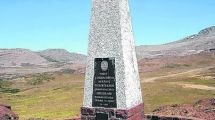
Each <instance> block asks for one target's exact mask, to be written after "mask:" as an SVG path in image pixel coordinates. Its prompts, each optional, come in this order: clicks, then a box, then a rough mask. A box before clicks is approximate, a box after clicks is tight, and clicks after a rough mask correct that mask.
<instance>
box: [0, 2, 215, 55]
mask: <svg viewBox="0 0 215 120" xmlns="http://www.w3.org/2000/svg"><path fill="white" fill-rule="evenodd" d="M91 1H92V0H0V48H26V49H31V50H35V51H38V50H44V49H48V48H63V49H66V50H68V51H70V52H77V53H83V54H86V53H87V45H88V36H89V24H90V16H91V7H92V3H91ZM129 3H130V11H131V15H132V25H133V31H134V37H135V43H136V45H158V44H165V43H168V42H172V41H176V40H180V39H182V38H184V37H186V36H189V35H192V34H195V33H198V31H200V30H201V29H204V28H206V27H210V26H214V25H215V9H214V7H215V0H129Z"/></svg>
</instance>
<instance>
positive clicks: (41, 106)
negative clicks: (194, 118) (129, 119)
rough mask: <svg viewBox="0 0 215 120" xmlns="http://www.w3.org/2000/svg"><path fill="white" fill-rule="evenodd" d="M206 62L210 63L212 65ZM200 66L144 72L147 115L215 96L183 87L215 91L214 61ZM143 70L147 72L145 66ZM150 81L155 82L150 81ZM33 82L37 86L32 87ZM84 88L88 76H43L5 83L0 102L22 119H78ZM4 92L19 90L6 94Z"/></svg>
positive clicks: (168, 66)
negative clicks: (161, 109)
mask: <svg viewBox="0 0 215 120" xmlns="http://www.w3.org/2000/svg"><path fill="white" fill-rule="evenodd" d="M194 58H195V56H194ZM183 59H185V58H183ZM190 60H192V59H190ZM156 61H158V60H156ZM206 61H209V62H208V64H206ZM214 61H215V60H214ZM199 62H201V63H202V64H199ZM157 63H159V62H156V64H157ZM176 63H177V64H176ZM156 64H155V65H156ZM198 64H199V65H197V63H194V62H190V61H188V62H187V61H186V60H184V62H180V63H179V62H178V61H175V62H174V60H172V61H171V62H170V63H169V64H165V65H164V66H160V67H159V68H156V69H154V70H151V71H150V70H149V71H144V72H143V71H141V85H142V91H143V96H144V102H145V112H146V113H150V112H152V111H153V110H154V109H156V108H158V107H160V106H164V105H171V104H189V103H193V102H196V101H197V100H199V99H204V98H212V97H214V96H215V90H208V89H198V88H191V87H190V88H189V87H187V88H185V87H183V86H182V85H180V84H182V83H183V84H189V85H204V86H208V87H214V88H215V64H214V62H213V60H212V58H209V59H208V60H205V59H204V60H203V59H201V60H198ZM145 67H146V66H145ZM140 69H143V68H142V67H141V64H140ZM147 79H148V80H153V81H151V82H146V80H147ZM32 81H33V83H36V84H29V83H32ZM35 81H36V82H35ZM38 81H39V82H38ZM37 83H39V84H37ZM83 85H84V74H68V73H52V74H39V75H33V76H28V77H23V78H17V79H16V80H13V81H9V82H8V81H7V82H5V81H2V80H1V86H0V103H3V104H9V105H11V106H12V108H13V109H14V111H15V112H16V113H18V114H19V116H20V119H21V120H25V119H29V118H46V119H52V120H53V119H56V120H62V119H65V118H72V117H77V116H79V111H80V106H81V105H82V99H83ZM2 89H10V90H13V89H18V90H19V91H17V92H5V91H3V90H2Z"/></svg>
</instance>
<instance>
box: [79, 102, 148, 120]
mask: <svg viewBox="0 0 215 120" xmlns="http://www.w3.org/2000/svg"><path fill="white" fill-rule="evenodd" d="M143 108H144V104H143V103H142V104H139V105H137V106H135V107H133V108H131V109H128V110H124V109H112V108H87V107H82V108H81V120H144V110H143Z"/></svg>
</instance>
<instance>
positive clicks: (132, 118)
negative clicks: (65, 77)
mask: <svg viewBox="0 0 215 120" xmlns="http://www.w3.org/2000/svg"><path fill="white" fill-rule="evenodd" d="M92 2H93V8H92V17H91V25H90V36H89V46H88V60H87V68H86V76H85V88H84V102H83V107H82V108H81V119H82V120H142V119H143V117H144V114H143V107H144V104H143V101H142V93H141V86H140V80H139V73H138V66H137V59H136V53H135V45H134V38H133V33H132V25H131V17H130V12H129V5H128V0H92Z"/></svg>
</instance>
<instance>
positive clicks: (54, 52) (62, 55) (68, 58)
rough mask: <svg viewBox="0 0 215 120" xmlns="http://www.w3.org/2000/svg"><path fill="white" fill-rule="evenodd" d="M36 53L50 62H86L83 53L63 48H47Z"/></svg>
mask: <svg viewBox="0 0 215 120" xmlns="http://www.w3.org/2000/svg"><path fill="white" fill-rule="evenodd" d="M38 53H39V55H40V56H42V57H44V58H46V59H47V60H48V61H51V62H70V63H81V64H84V63H86V56H85V55H82V54H77V53H70V52H68V51H66V50H64V49H47V50H43V51H40V52H38Z"/></svg>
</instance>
